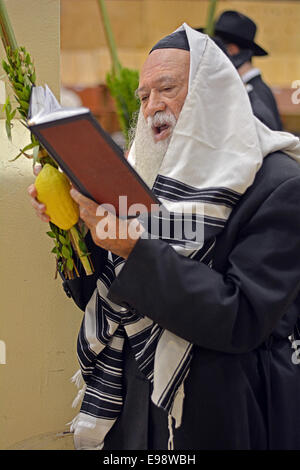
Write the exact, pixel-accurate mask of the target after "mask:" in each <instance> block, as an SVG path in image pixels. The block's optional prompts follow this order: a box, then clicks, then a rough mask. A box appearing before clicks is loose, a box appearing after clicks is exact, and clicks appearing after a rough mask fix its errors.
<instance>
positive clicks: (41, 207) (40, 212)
mask: <svg viewBox="0 0 300 470" xmlns="http://www.w3.org/2000/svg"><path fill="white" fill-rule="evenodd" d="M41 169H42V166H41V165H35V167H34V169H33V173H34V174H35V176H37V175H38V174H39V172H40V171H41ZM27 191H28V194H29V196H30V202H31V204H32V206H33V208H34V209H35V212H36V215H37V216H38V217H39V218H40V219H41V220H42V221H43V222H49V221H50V217H49V216H48V215H47V214H45V211H46V206H45V204H41V203H40V202H39V201H38V200H37V191H36V188H35V186H34V184H31V185H30V186H28V188H27Z"/></svg>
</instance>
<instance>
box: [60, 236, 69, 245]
mask: <svg viewBox="0 0 300 470" xmlns="http://www.w3.org/2000/svg"><path fill="white" fill-rule="evenodd" d="M58 239H59V241H60V243H61V244H62V245H67V244H68V241H67V240H66V239H65V237H63V235H58Z"/></svg>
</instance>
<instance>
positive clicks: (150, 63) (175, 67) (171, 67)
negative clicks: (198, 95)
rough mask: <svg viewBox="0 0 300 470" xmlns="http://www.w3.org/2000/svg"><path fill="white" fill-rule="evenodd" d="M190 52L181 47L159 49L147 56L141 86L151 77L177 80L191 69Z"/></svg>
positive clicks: (162, 79) (142, 71) (157, 79)
mask: <svg viewBox="0 0 300 470" xmlns="http://www.w3.org/2000/svg"><path fill="white" fill-rule="evenodd" d="M189 62H190V53H189V52H188V51H183V50H179V49H157V50H154V51H153V52H151V54H149V56H148V57H147V59H146V61H145V63H144V66H143V67H142V70H141V74H140V86H143V81H144V80H147V79H148V78H151V79H152V80H155V81H171V80H176V78H177V77H178V76H182V75H184V74H185V73H186V72H187V71H188V70H189Z"/></svg>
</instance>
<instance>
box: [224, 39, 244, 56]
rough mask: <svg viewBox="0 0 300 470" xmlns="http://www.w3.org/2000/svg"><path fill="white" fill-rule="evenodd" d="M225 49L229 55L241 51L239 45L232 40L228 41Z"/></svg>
mask: <svg viewBox="0 0 300 470" xmlns="http://www.w3.org/2000/svg"><path fill="white" fill-rule="evenodd" d="M226 49H227V52H228V54H229V55H236V54H239V52H240V51H241V49H240V48H239V46H238V45H237V44H234V43H232V42H230V43H229V44H226Z"/></svg>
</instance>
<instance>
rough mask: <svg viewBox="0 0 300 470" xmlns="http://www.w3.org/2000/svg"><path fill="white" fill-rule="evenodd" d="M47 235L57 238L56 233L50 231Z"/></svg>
mask: <svg viewBox="0 0 300 470" xmlns="http://www.w3.org/2000/svg"><path fill="white" fill-rule="evenodd" d="M46 234H47V235H48V236H49V237H50V238H56V235H55V233H53V232H51V231H49V232H46Z"/></svg>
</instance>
